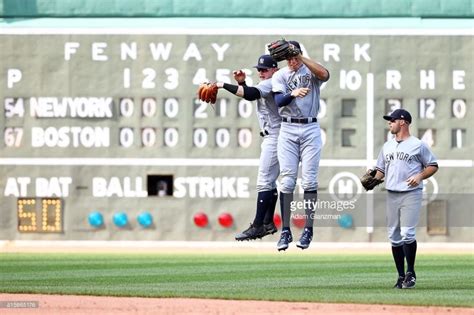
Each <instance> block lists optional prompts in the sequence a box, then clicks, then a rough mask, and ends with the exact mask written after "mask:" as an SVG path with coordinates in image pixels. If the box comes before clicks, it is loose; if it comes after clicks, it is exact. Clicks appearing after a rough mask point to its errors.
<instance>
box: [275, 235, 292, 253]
mask: <svg viewBox="0 0 474 315" xmlns="http://www.w3.org/2000/svg"><path fill="white" fill-rule="evenodd" d="M291 242H293V236H292V235H291V232H290V231H283V232H281V235H280V240H279V241H278V244H277V249H278V251H281V250H286V249H287V248H288V244H290V243H291Z"/></svg>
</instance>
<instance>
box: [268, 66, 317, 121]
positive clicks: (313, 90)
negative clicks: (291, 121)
mask: <svg viewBox="0 0 474 315" xmlns="http://www.w3.org/2000/svg"><path fill="white" fill-rule="evenodd" d="M321 84H322V81H320V80H319V79H318V78H317V77H316V76H315V75H314V74H313V73H312V72H311V71H310V70H309V68H308V67H307V66H306V65H304V64H303V65H301V67H299V68H298V70H297V71H291V70H290V69H289V68H288V67H284V68H282V69H280V70H278V71H277V72H276V73H275V74H274V75H273V77H272V85H273V92H281V93H284V94H286V93H290V92H291V91H293V90H295V89H297V88H302V87H306V88H309V90H310V91H309V93H308V94H307V95H306V96H305V97H297V98H295V99H293V100H292V101H291V103H290V104H288V105H287V106H283V107H280V109H279V110H280V115H281V116H282V117H316V116H317V115H318V112H319V95H320V90H319V87H320V86H321Z"/></svg>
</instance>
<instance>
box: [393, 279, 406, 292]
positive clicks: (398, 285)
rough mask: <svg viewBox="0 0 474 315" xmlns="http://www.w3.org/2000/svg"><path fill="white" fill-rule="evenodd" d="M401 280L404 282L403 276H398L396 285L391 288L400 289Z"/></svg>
mask: <svg viewBox="0 0 474 315" xmlns="http://www.w3.org/2000/svg"><path fill="white" fill-rule="evenodd" d="M403 280H405V276H399V277H398V279H397V283H395V285H394V286H393V288H394V289H401V288H402V283H403Z"/></svg>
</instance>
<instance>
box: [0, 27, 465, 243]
mask: <svg viewBox="0 0 474 315" xmlns="http://www.w3.org/2000/svg"><path fill="white" fill-rule="evenodd" d="M32 33H34V34H30V33H28V32H27V31H22V32H15V31H11V32H9V31H4V32H2V33H1V34H0V54H1V64H0V91H1V94H0V102H1V107H0V123H1V126H2V128H1V135H2V137H1V141H0V174H1V177H0V199H1V201H0V239H11V240H15V239H16V240H32V239H50V240H71V239H77V240H82V239H86V240H87V239H99V240H126V239H131V240H231V239H233V235H234V233H235V232H236V231H237V230H241V229H243V228H245V227H246V226H247V224H248V222H250V221H251V220H252V219H253V215H254V209H255V205H254V204H255V198H256V192H255V186H256V174H257V168H258V157H259V152H260V144H261V138H260V136H259V132H260V130H259V127H258V124H257V119H256V115H255V111H256V104H255V102H248V101H245V100H243V99H240V98H237V97H235V96H234V95H232V94H230V93H228V92H227V91H225V90H220V91H219V95H218V100H217V103H216V104H215V105H213V106H211V105H209V104H206V103H203V102H200V101H199V100H198V99H196V89H197V86H198V84H199V83H201V82H203V81H216V80H218V81H224V82H229V83H231V82H232V71H233V70H235V69H240V68H243V69H244V71H245V72H246V74H247V84H248V85H255V84H256V83H257V82H258V76H257V73H256V71H255V69H254V68H253V67H252V66H253V65H254V64H255V63H256V60H257V58H258V56H260V55H261V54H263V53H264V52H265V47H266V44H267V43H269V42H271V41H273V40H275V39H276V38H278V37H280V36H269V35H258V36H257V35H250V34H235V35H229V36H221V37H215V36H210V35H206V34H195V35H189V34H160V33H159V32H158V31H157V32H156V34H146V33H145V34H136V33H133V34H132V33H130V34H127V33H126V32H124V33H117V32H112V33H107V31H100V30H95V31H93V32H88V31H87V30H85V31H83V32H73V33H71V34H68V33H67V32H65V31H58V32H52V33H51V32H47V33H44V34H43V33H41V32H32ZM291 39H296V40H298V41H300V42H301V44H302V46H303V51H304V53H305V54H306V55H308V56H309V57H311V58H313V59H315V60H317V61H319V62H321V63H322V64H324V65H325V66H326V67H327V68H328V69H329V70H330V72H331V78H330V80H329V81H328V82H327V83H325V84H324V85H323V87H322V92H321V95H322V96H321V97H322V99H321V110H320V113H319V115H318V119H319V121H320V124H321V127H322V134H323V143H324V147H323V153H322V161H321V170H320V175H319V182H320V188H319V193H320V195H321V196H323V195H325V194H326V195H328V196H329V195H331V196H335V197H336V198H343V197H341V196H355V195H358V194H359V195H360V194H361V187H360V184H359V183H358V177H359V176H360V175H361V174H362V173H363V172H364V171H365V169H366V168H368V167H370V166H373V165H374V162H375V161H374V160H375V159H376V157H377V154H378V152H379V150H380V148H381V146H382V144H383V143H384V141H386V140H387V139H388V137H390V134H389V132H388V126H387V123H386V121H384V120H383V119H382V118H381V117H382V116H383V115H385V114H387V113H389V112H391V111H393V110H395V109H397V108H405V109H407V110H409V111H410V112H411V113H412V116H413V117H414V122H413V124H412V126H411V132H412V134H414V135H415V136H418V137H419V138H421V139H422V140H423V141H425V142H427V143H428V144H429V145H430V146H431V148H432V149H433V151H434V152H435V154H436V156H437V157H438V159H439V160H440V166H441V170H440V172H438V173H437V174H436V175H435V176H434V177H433V178H431V179H430V180H428V181H426V188H425V190H426V193H427V194H431V195H433V194H454V193H461V194H463V193H465V194H470V193H471V194H472V190H473V175H474V174H473V169H472V157H473V134H472V130H473V129H472V120H473V107H472V106H473V93H472V89H473V59H472V51H473V50H474V45H473V36H472V34H467V35H466V34H452V35H449V34H448V35H446V34H428V35H424V34H418V33H416V34H409V33H408V34H386V35H384V34H370V33H367V34H357V35H355V34H352V35H351V34H349V35H348V34H337V33H332V34H314V35H294V36H291ZM279 66H280V67H283V66H285V64H284V62H282V63H280V64H279ZM453 178H458V179H459V178H464V180H456V181H453ZM297 193H301V188H300V187H298V189H297ZM376 210H377V211H378V212H380V211H383V210H382V209H376ZM361 211H364V212H365V211H368V210H367V209H366V208H364V209H361ZM277 213H278V210H277ZM197 214H200V215H204V216H206V221H205V222H204V223H202V222H201V223H202V224H201V223H199V222H198V221H197V219H196V215H197ZM144 215H146V216H144ZM223 215H227V217H224V218H227V219H228V220H227V221H229V220H231V221H230V222H227V223H226V222H225V220H224V219H222V218H223ZM229 217H230V218H231V219H229ZM367 218H369V219H370V215H367ZM196 222H198V223H196ZM358 224H359V227H364V229H362V232H360V233H359V232H358V233H359V234H355V235H357V236H354V235H351V236H350V237H351V238H352V239H354V238H355V239H361V240H364V239H365V236H364V235H365V234H366V233H367V232H369V233H371V232H373V231H372V230H371V229H370V226H371V225H374V224H373V222H370V220H366V221H364V222H358ZM331 228H334V229H338V228H340V226H331ZM327 240H332V239H330V238H328V239H327Z"/></svg>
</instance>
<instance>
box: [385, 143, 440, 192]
mask: <svg viewBox="0 0 474 315" xmlns="http://www.w3.org/2000/svg"><path fill="white" fill-rule="evenodd" d="M429 165H434V166H436V165H438V163H437V159H436V157H435V156H434V154H433V153H432V152H431V150H430V149H429V147H428V145H427V144H426V143H424V142H423V141H421V140H420V139H418V138H417V137H414V136H410V137H409V138H408V139H406V140H404V141H401V142H397V141H396V140H395V138H393V139H391V140H389V141H387V142H385V144H384V145H383V148H382V150H381V151H380V153H379V156H378V159H377V169H378V170H379V171H381V172H383V173H384V174H385V187H386V188H387V190H391V191H410V190H414V189H421V188H423V182H421V183H420V184H419V185H418V186H416V187H410V186H408V184H407V183H406V180H407V179H408V178H409V177H411V176H413V175H416V174H418V173H420V172H421V171H422V170H423V169H424V168H425V167H427V166H429Z"/></svg>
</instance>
